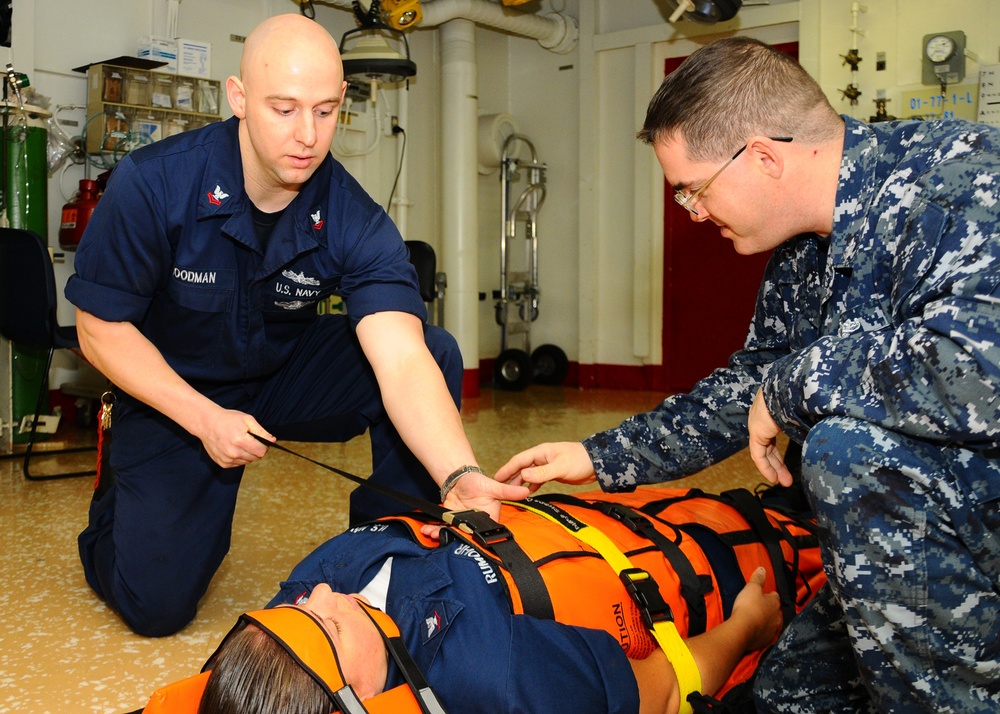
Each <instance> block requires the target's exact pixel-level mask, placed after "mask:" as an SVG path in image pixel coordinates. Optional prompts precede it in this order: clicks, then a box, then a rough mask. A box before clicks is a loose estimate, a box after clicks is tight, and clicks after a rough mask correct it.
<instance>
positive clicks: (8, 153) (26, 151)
mask: <svg viewBox="0 0 1000 714" xmlns="http://www.w3.org/2000/svg"><path fill="white" fill-rule="evenodd" d="M0 111H5V112H6V122H5V127H6V129H5V131H4V137H3V140H4V144H5V146H4V151H3V158H4V166H3V177H4V181H3V186H2V188H0V190H2V191H3V192H4V195H3V205H4V207H5V210H6V213H7V222H8V224H9V225H10V227H11V228H24V229H27V230H30V231H33V232H35V233H37V234H38V235H40V236H42V238H46V237H47V235H48V164H47V150H46V147H47V144H48V128H47V126H46V123H45V120H46V119H47V118H48V117H49V116H51V114H50V113H49V112H48V111H46V110H45V109H42V108H41V107H35V106H32V105H21V104H19V103H17V102H15V101H13V98H11V100H9V101H8V102H7V103H6V105H5V106H4V105H0ZM47 360H48V353H47V351H46V350H44V349H36V348H30V347H23V346H20V345H17V344H15V345H12V354H11V391H12V395H13V414H12V416H13V421H14V424H15V425H18V424H20V423H21V420H22V419H23V418H24V417H25V416H26V415H31V414H34V413H35V407H36V403H37V399H38V392H39V390H40V389H41V387H42V384H43V383H45V381H46V380H47V379H48V375H47V374H45V364H46V362H47ZM43 408H44V409H47V408H48V405H47V404H43ZM41 436H42V435H37V436H36V438H40V437H41ZM12 439H13V442H14V443H25V442H27V441H28V432H27V431H25V433H23V434H22V433H20V431H19V430H18V428H17V426H15V427H14V429H13V430H12Z"/></svg>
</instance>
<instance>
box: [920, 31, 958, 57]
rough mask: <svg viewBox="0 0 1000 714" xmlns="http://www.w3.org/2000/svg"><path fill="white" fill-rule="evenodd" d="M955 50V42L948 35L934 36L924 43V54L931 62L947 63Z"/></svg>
mask: <svg viewBox="0 0 1000 714" xmlns="http://www.w3.org/2000/svg"><path fill="white" fill-rule="evenodd" d="M955 49H956V45H955V40H953V39H952V38H950V37H948V36H947V35H934V36H932V37H931V38H930V39H929V40H927V42H926V43H924V54H926V55H927V59H929V60H930V61H931V62H947V61H948V60H949V59H951V57H952V55H954V54H955Z"/></svg>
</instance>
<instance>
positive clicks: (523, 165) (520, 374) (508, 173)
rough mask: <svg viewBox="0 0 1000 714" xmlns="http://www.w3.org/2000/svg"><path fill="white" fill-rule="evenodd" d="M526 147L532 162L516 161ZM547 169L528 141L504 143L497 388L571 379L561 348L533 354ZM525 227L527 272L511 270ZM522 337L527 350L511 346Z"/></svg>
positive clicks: (540, 349)
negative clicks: (517, 185) (516, 186)
mask: <svg viewBox="0 0 1000 714" xmlns="http://www.w3.org/2000/svg"><path fill="white" fill-rule="evenodd" d="M519 144H523V145H524V146H526V147H528V149H529V150H530V152H531V159H530V161H521V160H519V159H518V158H517V156H518V153H519V152H518V151H516V150H515V149H517V148H520V147H519V146H518V145H519ZM546 168H547V167H546V165H545V164H543V163H540V162H539V161H538V156H537V154H536V153H535V147H534V145H533V144H532V143H531V141H529V140H528V139H527V138H526V137H524V136H521V135H520V134H511V135H510V136H508V137H507V139H506V140H505V141H504V144H503V151H502V153H501V158H500V182H501V187H502V191H501V198H500V216H501V221H502V223H503V225H502V227H501V232H500V290H499V291H498V292H497V293H495V294H494V296H495V297H496V298H497V302H496V305H495V310H496V321H497V324H498V325H500V355H499V356H498V357H497V360H496V363H495V365H494V369H493V378H494V382H495V384H496V385H497V386H499V387H501V388H503V389H510V390H521V389H524V388H525V387H527V386H528V384H530V383H531V382H532V381H535V382H537V383H539V384H559V383H560V382H562V380H563V379H564V378H565V377H566V373H567V371H568V368H569V361H568V360H567V359H566V353H565V352H563V351H562V350H561V349H560V348H559V347H557V346H556V345H541V346H540V347H538V348H536V349H535V350H534V351H532V350H531V323H532V322H534V321H535V320H536V319H537V318H538V302H539V295H540V291H539V288H538V222H537V219H538V210H539V209H540V208H541V206H542V204H543V203H544V202H545V170H546ZM522 171H523V172H524V175H525V182H526V185H525V188H524V189H523V190H522V191H521V193H520V194H519V195H518V197H517V199H516V200H513V201H512V200H511V197H512V184H513V183H514V182H515V181H518V179H519V178H520V176H521V172H522ZM519 225H523V226H524V238H525V251H524V252H525V260H524V265H523V269H522V270H517V271H515V270H512V269H511V253H512V250H511V248H512V243H513V242H514V240H515V239H516V237H517V233H518V226H519ZM512 336H520V339H521V343H522V344H523V349H519V348H517V347H511V346H510V345H509V344H508V339H509V338H510V337H512Z"/></svg>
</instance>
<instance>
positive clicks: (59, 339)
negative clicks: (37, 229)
mask: <svg viewBox="0 0 1000 714" xmlns="http://www.w3.org/2000/svg"><path fill="white" fill-rule="evenodd" d="M0 335H2V336H3V337H5V338H6V339H8V340H10V341H11V342H13V343H15V344H17V345H19V346H22V347H28V348H32V349H39V350H41V349H44V350H47V351H48V359H47V360H46V363H45V371H44V372H43V373H42V384H41V388H40V389H39V390H38V400H37V404H36V406H35V413H34V415H33V418H32V421H31V432H30V435H29V436H28V443H27V447H26V449H25V452H24V467H23V471H24V476H25V478H27V479H29V480H32V481H46V480H51V479H57V478H72V477H75V476H93V475H94V474H95V473H96V471H72V472H64V473H55V474H51V475H44V476H42V475H34V474H32V473H31V471H30V465H31V456H32V450H33V447H34V445H35V432H36V431H37V428H38V418H39V416H40V415H41V413H42V407H43V405H44V404H45V398H46V396H47V394H46V392H47V391H48V379H47V375H48V373H49V368H50V367H51V366H52V354H53V352H55V350H57V349H78V348H79V347H80V343H79V341H78V340H77V336H76V327H75V326H73V325H70V326H68V327H67V326H63V325H60V324H59V322H58V320H57V318H56V281H55V275H54V274H53V271H52V259H51V257H50V256H49V247H48V246H47V245H46V243H45V241H44V240H42V238H41V237H40V236H39V235H38V234H37V233H33V232H31V231H28V230H23V229H18V228H0ZM96 449H97V447H96V446H77V447H67V448H63V449H53V450H51V451H44V452H35V456H36V459H37V458H38V457H48V456H56V455H58V454H69V453H77V452H83V451H96Z"/></svg>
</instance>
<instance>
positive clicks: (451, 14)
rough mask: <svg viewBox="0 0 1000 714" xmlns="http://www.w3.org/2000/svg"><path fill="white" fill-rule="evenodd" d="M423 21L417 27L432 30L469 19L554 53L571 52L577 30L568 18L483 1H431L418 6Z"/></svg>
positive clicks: (576, 39)
mask: <svg viewBox="0 0 1000 714" xmlns="http://www.w3.org/2000/svg"><path fill="white" fill-rule="evenodd" d="M421 9H422V10H423V14H424V18H423V20H421V21H420V27H436V26H438V25H443V24H444V23H446V22H449V21H451V20H456V19H464V20H472V21H473V22H475V23H476V24H478V25H483V26H485V27H489V28H492V29H494V30H505V31H507V32H512V33H514V34H516V35H523V36H525V37H531V38H533V39H536V40H538V44H540V45H541V46H542V47H544V48H545V49H547V50H552V51H553V52H556V53H558V54H566V53H568V52H572V51H573V50H574V49H575V48H576V44H577V41H578V39H579V34H580V32H579V28H578V27H577V25H576V21H575V20H574V19H573V18H572V17H570V16H569V15H564V14H561V13H550V14H548V15H545V16H540V15H535V14H531V13H526V12H519V11H511V10H507V9H505V8H504V7H503V6H502V5H497V4H495V3H492V2H487V0H434V2H424V3H423V4H422V5H421Z"/></svg>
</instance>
